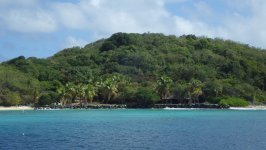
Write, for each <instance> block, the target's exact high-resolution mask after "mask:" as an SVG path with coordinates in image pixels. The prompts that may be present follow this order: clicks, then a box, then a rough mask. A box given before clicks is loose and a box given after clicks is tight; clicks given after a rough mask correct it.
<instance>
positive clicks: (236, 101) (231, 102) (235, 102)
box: [219, 97, 249, 107]
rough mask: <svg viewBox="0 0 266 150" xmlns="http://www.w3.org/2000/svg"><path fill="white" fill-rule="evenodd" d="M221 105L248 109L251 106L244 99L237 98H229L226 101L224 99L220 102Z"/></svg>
mask: <svg viewBox="0 0 266 150" xmlns="http://www.w3.org/2000/svg"><path fill="white" fill-rule="evenodd" d="M219 105H221V106H231V107H246V106H248V105H249V103H248V102H247V101H246V100H244V99H242V98H235V97H229V98H226V99H222V100H221V101H220V102H219Z"/></svg>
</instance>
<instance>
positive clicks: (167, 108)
mask: <svg viewBox="0 0 266 150" xmlns="http://www.w3.org/2000/svg"><path fill="white" fill-rule="evenodd" d="M163 109H165V110H196V109H200V108H170V107H165V108H163Z"/></svg>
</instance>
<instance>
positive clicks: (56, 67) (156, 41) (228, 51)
mask: <svg viewBox="0 0 266 150" xmlns="http://www.w3.org/2000/svg"><path fill="white" fill-rule="evenodd" d="M1 67H2V69H1V73H0V76H1V79H2V80H1V82H0V86H1V89H2V91H1V97H2V98H1V97H0V99H1V100H2V101H3V100H4V99H8V98H5V97H6V95H7V94H5V92H3V91H5V90H6V91H9V92H10V93H13V95H14V93H15V94H16V95H17V96H18V97H20V99H21V101H22V103H28V102H30V101H31V99H35V100H34V101H35V103H37V102H38V101H41V102H38V103H41V104H43V103H45V104H49V103H52V102H55V101H59V99H61V98H62V97H60V93H59V94H58V92H57V91H58V89H60V87H63V85H66V84H67V83H73V85H81V84H82V85H85V84H86V85H87V84H92V85H94V87H99V88H98V89H97V90H96V94H95V95H94V96H93V100H98V101H101V100H102V99H110V100H111V101H109V100H108V102H115V103H119V102H121V101H122V100H123V102H125V101H126V102H132V103H133V102H135V101H137V99H141V96H140V95H138V94H143V93H144V98H143V100H145V99H154V100H156V99H158V96H160V97H161V99H163V98H167V97H169V96H170V97H172V98H174V99H178V100H180V101H183V100H185V99H191V100H193V99H194V101H195V100H198V101H199V102H205V101H206V100H207V101H209V102H213V103H218V102H219V100H220V99H221V98H223V97H225V96H227V97H228V96H229V97H240V98H243V99H245V100H247V101H250V102H258V103H261V102H265V100H266V92H265V86H266V51H264V50H260V49H257V48H253V47H250V46H248V45H244V44H239V43H236V42H233V41H225V40H222V39H210V38H205V37H196V36H194V35H186V36H181V37H175V36H165V35H163V34H152V33H147V34H126V33H116V34H114V35H112V36H111V37H110V38H108V39H103V40H99V41H96V42H94V43H91V44H88V45H86V46H85V47H84V48H79V47H73V48H69V49H65V50H63V51H61V52H59V53H57V54H55V55H54V56H52V57H50V58H47V59H37V58H28V59H25V58H24V57H18V58H15V59H12V60H9V61H7V62H4V63H2V64H1ZM5 69H12V70H16V72H17V73H16V74H19V73H18V72H20V74H21V76H25V77H27V78H29V81H32V79H34V81H35V80H36V81H35V82H34V84H33V83H31V84H32V85H31V84H29V83H28V85H27V83H25V86H24V87H28V89H29V90H28V91H31V92H32V87H36V88H34V89H36V92H35V95H34V92H33V93H31V92H26V91H27V90H26V91H24V92H23V90H21V88H22V87H21V88H15V86H14V85H13V84H12V83H10V85H8V86H7V84H6V83H5V82H6V81H5V80H4V78H3V77H4V76H9V75H7V73H6V71H5ZM114 73H115V75H117V76H120V77H121V78H125V79H127V81H128V82H129V83H128V84H126V85H123V87H121V86H119V85H121V84H119V85H117V86H116V88H117V91H115V92H114V93H113V94H111V95H109V97H110V98H107V97H106V96H105V94H104V92H103V89H101V88H100V86H98V85H97V86H96V85H95V83H96V82H97V83H98V82H99V81H101V82H103V81H105V80H107V78H108V77H109V76H112V75H114ZM162 77H165V78H166V79H170V80H171V82H169V86H168V85H166V86H161V87H162V88H163V89H162V90H163V92H162V91H161V92H160V89H158V88H160V87H159V85H158V82H159V81H164V80H163V79H162ZM10 80H12V79H10ZM17 82H20V81H17ZM119 83H120V82H119ZM196 83H197V84H196ZM165 84H166V83H165ZM196 87H199V88H198V89H199V91H198V93H197V92H196V90H197V88H196ZM119 88H120V89H119ZM3 89H5V90H3ZM147 95H148V97H145V96H147ZM138 96H139V97H138ZM29 97H31V98H29ZM70 97H71V98H70ZM69 99H72V101H73V99H82V98H81V96H79V97H78V96H77V94H76V96H75V97H73V95H72V96H69ZM106 102H107V101H106ZM0 104H1V101H0Z"/></svg>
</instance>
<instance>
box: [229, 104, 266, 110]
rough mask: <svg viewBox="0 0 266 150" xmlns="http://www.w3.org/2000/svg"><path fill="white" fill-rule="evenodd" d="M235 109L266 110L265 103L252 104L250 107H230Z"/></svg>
mask: <svg viewBox="0 0 266 150" xmlns="http://www.w3.org/2000/svg"><path fill="white" fill-rule="evenodd" d="M229 109H233V110H266V106H265V105H250V106H248V107H230V108H229Z"/></svg>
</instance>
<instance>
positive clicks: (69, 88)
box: [65, 82, 77, 103]
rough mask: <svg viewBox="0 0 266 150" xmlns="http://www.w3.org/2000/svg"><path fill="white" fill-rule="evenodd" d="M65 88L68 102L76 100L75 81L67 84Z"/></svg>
mask: <svg viewBox="0 0 266 150" xmlns="http://www.w3.org/2000/svg"><path fill="white" fill-rule="evenodd" d="M65 90H66V95H67V101H66V103H72V102H74V101H75V100H76V97H77V90H76V86H75V85H74V84H73V83H71V82H69V83H67V84H66V86H65Z"/></svg>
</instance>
